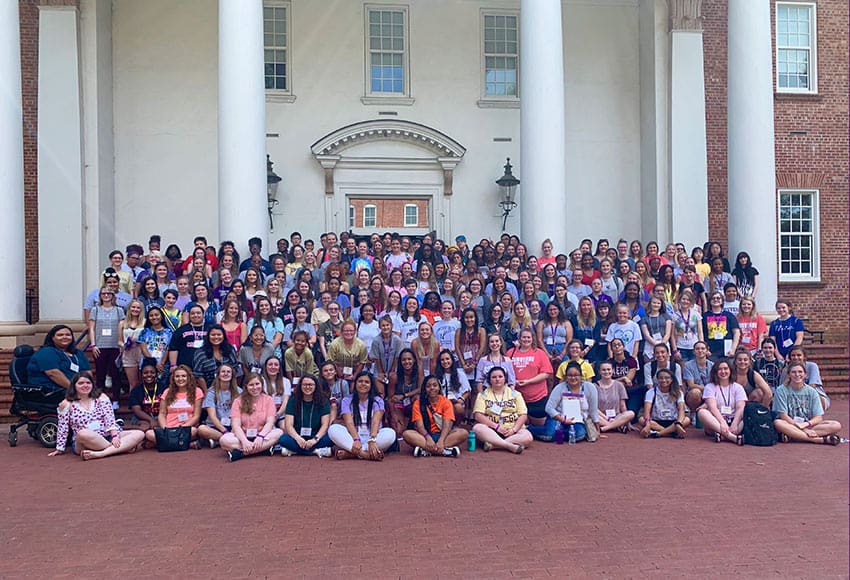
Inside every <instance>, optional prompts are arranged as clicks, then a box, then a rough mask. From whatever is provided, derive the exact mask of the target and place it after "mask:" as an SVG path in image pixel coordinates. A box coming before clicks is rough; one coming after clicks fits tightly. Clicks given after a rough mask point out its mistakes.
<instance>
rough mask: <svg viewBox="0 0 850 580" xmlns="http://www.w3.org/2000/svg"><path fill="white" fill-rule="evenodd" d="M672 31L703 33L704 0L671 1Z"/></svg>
mask: <svg viewBox="0 0 850 580" xmlns="http://www.w3.org/2000/svg"><path fill="white" fill-rule="evenodd" d="M670 30H671V32H672V31H682V30H685V31H697V32H702V0H670Z"/></svg>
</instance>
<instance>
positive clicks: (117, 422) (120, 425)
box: [115, 419, 124, 428]
mask: <svg viewBox="0 0 850 580" xmlns="http://www.w3.org/2000/svg"><path fill="white" fill-rule="evenodd" d="M115 424H116V425H118V426H119V427H121V428H123V427H124V419H115Z"/></svg>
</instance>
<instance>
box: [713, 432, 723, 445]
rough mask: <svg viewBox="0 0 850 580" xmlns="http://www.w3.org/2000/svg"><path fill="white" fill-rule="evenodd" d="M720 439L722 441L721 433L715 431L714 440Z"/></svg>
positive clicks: (717, 441)
mask: <svg viewBox="0 0 850 580" xmlns="http://www.w3.org/2000/svg"><path fill="white" fill-rule="evenodd" d="M721 441H723V435H721V434H720V433H715V434H714V442H715V443H720V442H721Z"/></svg>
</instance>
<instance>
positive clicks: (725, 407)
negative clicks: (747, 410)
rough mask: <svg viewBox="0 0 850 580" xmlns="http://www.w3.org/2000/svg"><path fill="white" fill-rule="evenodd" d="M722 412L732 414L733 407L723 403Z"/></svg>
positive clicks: (722, 413)
mask: <svg viewBox="0 0 850 580" xmlns="http://www.w3.org/2000/svg"><path fill="white" fill-rule="evenodd" d="M720 414H721V415H731V414H732V407H731V406H729V405H721V406H720Z"/></svg>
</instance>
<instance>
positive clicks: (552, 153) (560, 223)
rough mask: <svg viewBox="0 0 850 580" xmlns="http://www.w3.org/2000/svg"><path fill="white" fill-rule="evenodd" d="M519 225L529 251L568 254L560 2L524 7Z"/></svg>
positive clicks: (529, 2) (542, 0)
mask: <svg viewBox="0 0 850 580" xmlns="http://www.w3.org/2000/svg"><path fill="white" fill-rule="evenodd" d="M520 33H521V35H522V47H521V49H520V85H519V86H520V105H519V108H520V174H519V175H518V177H519V179H520V180H521V184H520V186H519V187H520V195H519V204H520V214H521V219H520V225H521V228H522V231H521V236H522V240H523V242H525V243H526V244H527V245H528V247H529V249H530V251H531V252H533V253H538V252H539V248H540V243H541V242H542V241H543V240H544V239H545V238H551V239H552V242H553V244H554V246H555V251H556V252H564V253H566V252H568V251H569V250H570V248H568V247H567V233H568V232H567V230H568V228H567V227H566V224H567V223H568V220H569V215H568V213H567V212H568V209H567V183H566V171H565V157H566V144H565V141H564V140H565V130H564V48H563V31H562V28H561V0H522V3H521V6H520Z"/></svg>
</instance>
